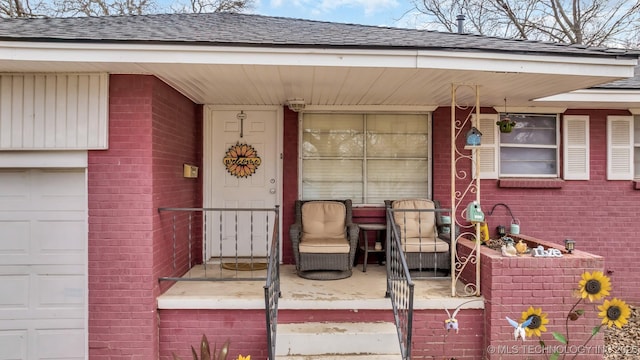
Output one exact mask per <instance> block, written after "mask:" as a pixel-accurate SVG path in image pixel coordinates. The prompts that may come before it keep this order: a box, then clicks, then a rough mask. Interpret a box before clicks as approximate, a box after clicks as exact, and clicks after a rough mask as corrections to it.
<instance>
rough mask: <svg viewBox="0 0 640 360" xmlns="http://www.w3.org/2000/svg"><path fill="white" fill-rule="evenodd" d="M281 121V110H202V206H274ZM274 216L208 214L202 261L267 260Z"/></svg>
mask: <svg viewBox="0 0 640 360" xmlns="http://www.w3.org/2000/svg"><path fill="white" fill-rule="evenodd" d="M281 118H282V109H281V108H280V107H259V108H258V107H250V108H248V107H214V106H210V107H207V111H206V115H205V124H204V130H205V146H204V151H205V154H204V162H205V163H204V164H205V166H204V167H205V177H204V185H205V189H204V203H205V204H204V207H205V208H225V209H231V208H273V207H274V206H275V205H276V204H278V203H279V199H280V176H279V173H280V166H279V162H280V156H279V154H280V145H279V144H280V141H279V133H280V131H279V126H278V124H279V122H280V121H279V119H281ZM273 215H274V214H273V213H270V214H269V216H268V217H267V216H264V213H254V214H253V216H252V214H250V213H248V212H222V213H220V212H215V211H214V212H208V213H207V214H206V216H207V221H206V228H205V230H206V240H205V241H206V243H205V247H206V256H207V258H211V257H214V258H217V257H236V256H238V257H252V256H253V257H264V256H266V255H267V249H268V241H269V240H268V239H270V237H271V234H270V233H269V232H272V231H273V226H274V225H273V221H274V216H273ZM268 222H269V223H268Z"/></svg>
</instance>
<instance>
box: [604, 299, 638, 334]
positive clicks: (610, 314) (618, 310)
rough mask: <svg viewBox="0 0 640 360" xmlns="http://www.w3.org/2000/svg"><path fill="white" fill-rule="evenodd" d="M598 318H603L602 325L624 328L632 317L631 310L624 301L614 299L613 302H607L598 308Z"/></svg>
mask: <svg viewBox="0 0 640 360" xmlns="http://www.w3.org/2000/svg"><path fill="white" fill-rule="evenodd" d="M598 310H600V312H599V313H598V316H599V317H601V318H602V325H605V324H606V325H607V327H611V326H613V325H615V326H617V327H619V328H622V327H623V326H624V325H625V324H626V323H627V321H628V320H629V316H631V309H630V308H629V305H627V303H625V302H624V301H622V300H620V299H617V298H613V300H611V301H609V300H605V301H604V304H602V305H599V306H598Z"/></svg>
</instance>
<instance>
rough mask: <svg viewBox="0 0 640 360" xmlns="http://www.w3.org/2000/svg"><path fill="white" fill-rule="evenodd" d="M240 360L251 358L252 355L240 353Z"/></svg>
mask: <svg viewBox="0 0 640 360" xmlns="http://www.w3.org/2000/svg"><path fill="white" fill-rule="evenodd" d="M238 360H251V355H247V356H242V355H238Z"/></svg>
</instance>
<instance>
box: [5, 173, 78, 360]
mask: <svg viewBox="0 0 640 360" xmlns="http://www.w3.org/2000/svg"><path fill="white" fill-rule="evenodd" d="M86 189H87V186H86V176H85V170H84V169H77V170H76V169H74V170H62V169H59V170H58V169H1V170H0V288H2V290H1V291H0V358H1V359H30V360H31V359H85V358H87V354H86V347H87V335H86V334H87V330H86V326H87V325H86V323H87V236H88V235H87V190H86Z"/></svg>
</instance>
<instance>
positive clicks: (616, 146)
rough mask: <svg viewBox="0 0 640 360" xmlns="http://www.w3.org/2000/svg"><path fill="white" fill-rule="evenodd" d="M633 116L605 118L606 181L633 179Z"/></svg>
mask: <svg viewBox="0 0 640 360" xmlns="http://www.w3.org/2000/svg"><path fill="white" fill-rule="evenodd" d="M633 124H634V120H633V116H608V117H607V179H608V180H632V179H633V177H634V169H633V152H634V136H633V135H634V129H633Z"/></svg>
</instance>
